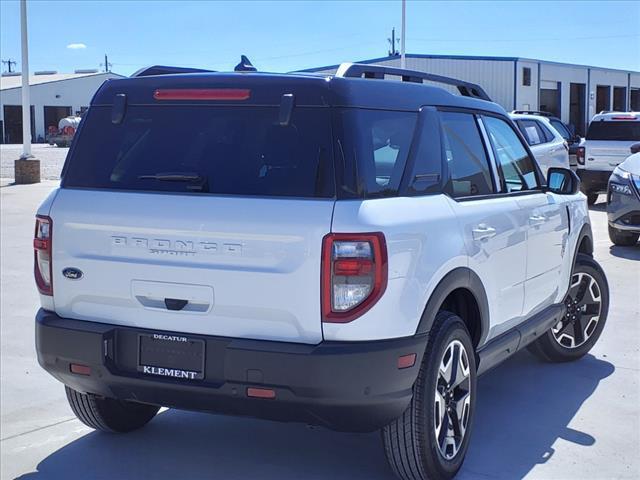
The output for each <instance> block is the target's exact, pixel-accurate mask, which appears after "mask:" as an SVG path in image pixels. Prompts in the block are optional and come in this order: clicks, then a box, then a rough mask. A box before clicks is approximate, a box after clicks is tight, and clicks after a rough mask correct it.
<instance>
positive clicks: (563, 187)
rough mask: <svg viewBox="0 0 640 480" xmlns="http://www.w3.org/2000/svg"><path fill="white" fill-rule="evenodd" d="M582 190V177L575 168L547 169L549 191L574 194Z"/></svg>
mask: <svg viewBox="0 0 640 480" xmlns="http://www.w3.org/2000/svg"><path fill="white" fill-rule="evenodd" d="M578 190H580V179H579V178H578V175H576V173H575V172H574V171H573V170H569V169H567V168H557V167H551V168H550V169H549V170H548V171H547V191H548V192H551V193H557V194H558V195H573V194H575V193H578Z"/></svg>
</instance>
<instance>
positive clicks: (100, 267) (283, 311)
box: [51, 188, 334, 343]
mask: <svg viewBox="0 0 640 480" xmlns="http://www.w3.org/2000/svg"><path fill="white" fill-rule="evenodd" d="M333 203H334V202H333V200H330V199H305V200H300V199H285V198H241V197H236V198H234V197H220V196H212V195H167V194H159V193H133V192H113V191H97V190H95V191H91V190H80V189H68V188H63V189H61V190H60V192H59V194H58V196H57V198H56V201H55V203H54V205H53V208H52V211H51V217H52V218H53V219H54V220H53V265H54V267H53V269H54V277H53V285H54V287H53V288H54V301H55V309H56V313H58V314H59V315H61V316H63V317H67V318H75V319H80V320H91V321H98V322H107V323H112V324H118V325H126V326H133V327H141V328H149V329H155V330H166V331H175V332H184V333H195V334H203V335H219V336H228V337H241V338H252V339H267V340H280V341H292V342H301V343H318V342H320V341H321V340H322V327H321V316H320V263H321V262H320V256H321V245H322V238H323V237H324V235H326V234H327V233H328V232H329V230H330V225H331V215H332V210H333ZM65 268H74V269H79V270H81V271H82V277H81V278H80V279H70V278H66V277H65V276H63V274H62V271H63V270H64V269H65ZM185 301H186V303H185Z"/></svg>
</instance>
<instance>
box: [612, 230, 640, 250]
mask: <svg viewBox="0 0 640 480" xmlns="http://www.w3.org/2000/svg"><path fill="white" fill-rule="evenodd" d="M638 237H640V233H633V232H625V231H623V230H618V229H617V228H613V227H612V226H611V225H609V240H611V243H613V244H615V245H620V246H621V247H632V246H633V245H635V244H636V243H637V242H638Z"/></svg>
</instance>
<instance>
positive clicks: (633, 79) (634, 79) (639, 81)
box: [629, 73, 640, 88]
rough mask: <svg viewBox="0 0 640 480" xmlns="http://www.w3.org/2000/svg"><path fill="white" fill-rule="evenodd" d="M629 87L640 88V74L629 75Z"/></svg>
mask: <svg viewBox="0 0 640 480" xmlns="http://www.w3.org/2000/svg"><path fill="white" fill-rule="evenodd" d="M629 86H630V87H631V88H640V73H630V74H629Z"/></svg>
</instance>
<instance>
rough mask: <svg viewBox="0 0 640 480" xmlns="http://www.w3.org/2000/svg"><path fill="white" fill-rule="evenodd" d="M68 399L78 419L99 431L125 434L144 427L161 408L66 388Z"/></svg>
mask: <svg viewBox="0 0 640 480" xmlns="http://www.w3.org/2000/svg"><path fill="white" fill-rule="evenodd" d="M64 388H65V390H66V392H67V400H68V401H69V406H71V410H73V413H75V415H76V417H78V420H80V421H81V422H82V423H84V424H85V425H87V426H88V427H91V428H93V429H95V430H101V431H103V432H112V433H113V432H118V433H125V432H131V431H133V430H137V429H139V428H142V427H144V426H145V425H146V424H147V423H149V421H150V420H151V419H152V418H153V417H155V415H156V413H158V410H159V409H160V407H157V406H155V405H146V404H143V403H134V402H126V401H122V400H116V399H113V398H105V397H98V396H97V395H93V394H91V393H80V392H77V391H75V390H73V389H72V388H69V387H67V386H66V385H65V387H64Z"/></svg>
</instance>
